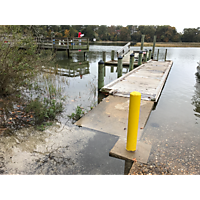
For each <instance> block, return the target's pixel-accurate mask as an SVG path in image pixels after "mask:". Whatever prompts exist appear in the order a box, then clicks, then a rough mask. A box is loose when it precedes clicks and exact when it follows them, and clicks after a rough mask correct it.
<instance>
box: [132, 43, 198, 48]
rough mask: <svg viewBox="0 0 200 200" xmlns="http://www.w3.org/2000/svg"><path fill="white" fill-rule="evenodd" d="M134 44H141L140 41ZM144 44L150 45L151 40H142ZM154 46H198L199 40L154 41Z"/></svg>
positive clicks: (151, 44)
mask: <svg viewBox="0 0 200 200" xmlns="http://www.w3.org/2000/svg"><path fill="white" fill-rule="evenodd" d="M134 46H141V42H138V43H136V44H135V45H134ZM144 46H146V47H149V46H150V47H152V46H153V42H144ZM156 47H200V42H156Z"/></svg>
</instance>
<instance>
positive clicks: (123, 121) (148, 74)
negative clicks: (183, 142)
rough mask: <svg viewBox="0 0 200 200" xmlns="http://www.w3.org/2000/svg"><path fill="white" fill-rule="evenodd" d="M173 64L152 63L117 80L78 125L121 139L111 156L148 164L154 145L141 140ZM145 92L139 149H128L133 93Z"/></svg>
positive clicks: (106, 89) (165, 62)
mask: <svg viewBox="0 0 200 200" xmlns="http://www.w3.org/2000/svg"><path fill="white" fill-rule="evenodd" d="M172 64H173V63H172V61H155V60H149V61H148V62H147V63H145V64H142V65H140V66H139V67H137V68H135V69H134V70H132V71H130V72H129V73H127V74H125V75H123V76H121V77H120V78H118V79H117V80H115V81H113V82H111V83H110V84H108V85H106V86H104V87H103V88H102V89H101V91H102V92H106V93H109V94H110V95H109V96H108V97H106V98H105V99H103V101H102V102H101V103H100V104H98V105H97V106H96V107H95V108H94V109H93V110H91V111H90V112H88V113H87V114H86V115H85V116H84V117H82V118H81V119H80V120H79V121H77V122H76V125H78V126H83V127H86V128H90V129H94V130H98V131H101V132H105V133H109V134H112V135H116V136H118V137H119V140H118V141H117V143H116V144H115V145H114V147H113V148H112V149H111V151H110V153H109V155H110V156H113V157H116V158H120V159H123V160H131V161H135V160H137V161H138V162H141V163H147V161H148V158H149V154H150V151H151V145H149V144H145V143H144V142H141V141H140V138H141V136H142V131H143V128H144V127H145V124H146V122H147V120H148V117H149V115H150V113H151V110H152V109H153V106H154V104H155V103H156V102H157V101H158V99H159V97H160V95H161V91H162V89H163V87H164V84H165V82H166V80H167V76H168V74H169V72H170V69H171V67H172ZM133 91H138V92H140V93H141V105H140V117H139V128H138V129H139V130H138V142H137V149H136V151H134V152H129V151H127V150H126V137H127V123H128V110H129V98H130V93H131V92H133Z"/></svg>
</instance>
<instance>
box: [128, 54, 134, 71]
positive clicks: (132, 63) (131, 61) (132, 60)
mask: <svg viewBox="0 0 200 200" xmlns="http://www.w3.org/2000/svg"><path fill="white" fill-rule="evenodd" d="M133 68H134V54H133V53H132V54H130V63H129V72H130V71H131V70H132V69H133Z"/></svg>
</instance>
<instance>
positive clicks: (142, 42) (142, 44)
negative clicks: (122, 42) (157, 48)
mask: <svg viewBox="0 0 200 200" xmlns="http://www.w3.org/2000/svg"><path fill="white" fill-rule="evenodd" d="M144 37H145V35H142V38H141V47H140V50H141V51H142V50H143V46H144Z"/></svg>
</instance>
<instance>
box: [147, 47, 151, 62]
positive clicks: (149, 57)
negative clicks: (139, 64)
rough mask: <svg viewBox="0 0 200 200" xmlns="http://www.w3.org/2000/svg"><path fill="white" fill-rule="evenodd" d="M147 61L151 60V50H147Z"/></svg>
mask: <svg viewBox="0 0 200 200" xmlns="http://www.w3.org/2000/svg"><path fill="white" fill-rule="evenodd" d="M147 60H151V49H149V56H148V59H147Z"/></svg>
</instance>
